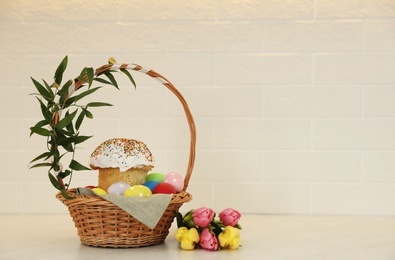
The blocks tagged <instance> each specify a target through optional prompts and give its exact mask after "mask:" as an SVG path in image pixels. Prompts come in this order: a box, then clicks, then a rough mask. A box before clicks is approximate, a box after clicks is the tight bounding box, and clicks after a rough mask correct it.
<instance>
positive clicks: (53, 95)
mask: <svg viewBox="0 0 395 260" xmlns="http://www.w3.org/2000/svg"><path fill="white" fill-rule="evenodd" d="M43 82H44V85H45V87H46V88H47V90H48V93H49V94H50V95H51V99H52V100H53V99H54V97H55V94H54V93H53V91H52V88H51V87H50V86H49V84H48V83H47V82H46V81H45V80H43Z"/></svg>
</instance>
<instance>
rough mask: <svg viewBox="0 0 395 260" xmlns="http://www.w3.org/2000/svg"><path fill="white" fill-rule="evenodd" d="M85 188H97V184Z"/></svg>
mask: <svg viewBox="0 0 395 260" xmlns="http://www.w3.org/2000/svg"><path fill="white" fill-rule="evenodd" d="M85 188H87V189H93V188H97V186H94V185H88V186H85Z"/></svg>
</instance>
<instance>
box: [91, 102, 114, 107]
mask: <svg viewBox="0 0 395 260" xmlns="http://www.w3.org/2000/svg"><path fill="white" fill-rule="evenodd" d="M106 106H107V107H111V106H112V105H111V104H109V103H103V102H90V103H88V104H87V105H86V107H106Z"/></svg>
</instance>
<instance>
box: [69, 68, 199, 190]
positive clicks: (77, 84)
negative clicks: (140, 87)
mask: <svg viewBox="0 0 395 260" xmlns="http://www.w3.org/2000/svg"><path fill="white" fill-rule="evenodd" d="M121 69H127V70H135V71H138V72H142V73H145V74H147V75H148V76H150V77H152V78H155V79H157V80H158V81H159V82H161V83H162V84H163V85H164V86H166V87H167V88H168V89H169V90H170V91H171V92H173V93H174V94H175V95H176V96H177V98H178V99H179V100H180V102H181V104H182V106H183V108H184V111H185V115H186V118H187V121H188V125H189V132H190V145H189V161H188V168H187V172H186V174H185V178H184V188H183V191H185V190H186V189H187V187H188V184H189V180H190V178H191V175H192V170H193V166H194V164H195V149H196V148H195V147H196V128H195V122H194V119H193V116H192V113H191V111H190V110H189V106H188V104H187V102H186V101H185V99H184V97H183V96H182V95H181V93H180V92H179V91H178V90H177V89H176V88H175V87H174V85H173V84H172V83H171V82H170V81H169V80H168V79H166V78H165V77H163V76H162V75H160V74H159V73H157V72H156V71H154V70H148V69H145V68H143V67H141V66H139V65H136V64H125V63H123V64H108V65H104V66H102V67H100V68H98V69H96V71H95V75H98V74H100V73H103V72H105V71H108V70H121ZM84 83H85V82H84V81H81V80H79V81H76V82H75V83H74V84H73V85H72V86H70V88H69V91H68V95H67V98H66V100H67V99H68V98H69V97H70V96H71V95H72V94H73V93H74V91H76V90H78V89H79V88H80V87H81V86H82V85H83V84H84Z"/></svg>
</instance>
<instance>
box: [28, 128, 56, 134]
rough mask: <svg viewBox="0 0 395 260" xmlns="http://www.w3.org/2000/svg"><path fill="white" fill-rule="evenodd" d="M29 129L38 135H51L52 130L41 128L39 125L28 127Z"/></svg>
mask: <svg viewBox="0 0 395 260" xmlns="http://www.w3.org/2000/svg"><path fill="white" fill-rule="evenodd" d="M30 131H32V132H33V133H35V134H38V135H42V136H51V135H52V131H50V130H48V129H45V128H41V127H36V126H33V127H30Z"/></svg>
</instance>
